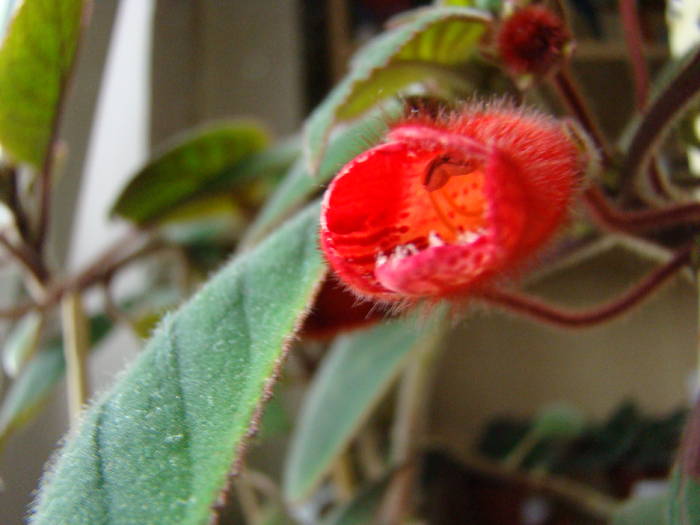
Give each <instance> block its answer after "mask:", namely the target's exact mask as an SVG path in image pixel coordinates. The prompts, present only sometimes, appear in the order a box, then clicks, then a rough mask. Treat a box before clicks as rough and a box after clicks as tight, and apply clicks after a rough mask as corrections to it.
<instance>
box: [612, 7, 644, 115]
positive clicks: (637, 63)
mask: <svg viewBox="0 0 700 525" xmlns="http://www.w3.org/2000/svg"><path fill="white" fill-rule="evenodd" d="M619 6H620V18H621V20H622V28H623V33H624V36H625V43H626V44H627V52H628V53H629V57H630V62H631V65H632V78H633V80H634V95H635V101H636V104H637V109H640V110H641V109H643V108H644V106H645V105H646V103H647V98H648V96H649V70H648V69H647V65H646V61H645V60H644V55H643V54H642V52H643V47H644V44H643V41H642V31H641V27H640V24H639V13H638V11H637V0H619Z"/></svg>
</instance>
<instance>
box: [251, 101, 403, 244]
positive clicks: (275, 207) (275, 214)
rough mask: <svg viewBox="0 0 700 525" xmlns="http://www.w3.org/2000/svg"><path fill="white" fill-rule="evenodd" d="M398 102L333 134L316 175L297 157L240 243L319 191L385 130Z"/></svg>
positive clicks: (257, 235) (258, 234)
mask: <svg viewBox="0 0 700 525" xmlns="http://www.w3.org/2000/svg"><path fill="white" fill-rule="evenodd" d="M399 109H400V108H399V104H390V105H388V106H387V107H386V108H385V109H384V111H383V112H382V116H381V117H380V116H379V115H376V114H370V115H368V116H367V117H365V118H363V119H362V120H359V121H358V122H356V123H354V124H353V125H351V126H349V127H348V128H347V129H344V130H342V132H340V133H338V135H337V136H336V137H334V138H333V139H332V140H331V142H330V144H329V146H328V152H327V154H326V156H325V157H324V159H323V163H322V164H321V167H320V169H319V173H318V175H317V176H316V177H311V175H310V174H309V171H308V170H307V169H306V163H305V162H304V161H303V160H302V159H299V160H298V161H297V162H296V163H295V164H294V165H293V166H292V167H291V169H290V171H289V172H288V173H287V175H286V177H285V178H284V179H283V180H282V182H281V183H280V184H279V186H278V187H277V189H276V190H275V192H274V193H273V194H272V196H271V197H270V198H269V199H268V200H267V202H266V203H265V206H264V207H263V209H262V210H261V211H260V213H259V214H258V216H257V217H256V219H255V222H254V223H253V224H252V225H251V226H250V228H249V229H248V231H247V232H246V235H245V238H244V240H243V245H244V246H250V245H252V244H254V243H255V242H257V241H258V240H260V239H261V238H262V237H263V236H264V235H265V234H267V233H268V232H269V231H270V230H271V229H272V228H273V227H274V226H276V225H277V224H279V223H280V222H281V221H282V220H284V219H285V218H286V217H288V216H289V215H290V214H291V213H292V212H293V211H294V210H296V209H297V208H299V207H300V206H302V205H303V204H304V202H306V200H307V199H308V198H309V197H310V196H311V195H313V194H314V193H315V192H317V191H319V190H320V189H321V188H322V187H323V184H324V183H326V182H328V181H329V180H330V179H332V178H333V176H334V175H335V174H336V173H337V172H338V170H340V168H342V167H343V165H344V164H345V163H347V162H348V161H350V160H351V159H352V158H353V157H355V156H357V155H359V154H360V153H362V152H363V151H364V150H365V149H367V148H368V147H369V146H371V145H373V144H374V143H376V142H378V141H379V139H380V138H381V137H382V135H384V133H385V132H386V130H387V124H386V118H392V117H394V116H396V115H397V114H398V113H399Z"/></svg>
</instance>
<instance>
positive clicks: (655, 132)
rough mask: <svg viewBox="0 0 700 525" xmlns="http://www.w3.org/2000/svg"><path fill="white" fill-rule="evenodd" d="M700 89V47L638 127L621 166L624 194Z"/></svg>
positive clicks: (655, 101) (629, 193) (627, 192)
mask: <svg viewBox="0 0 700 525" xmlns="http://www.w3.org/2000/svg"><path fill="white" fill-rule="evenodd" d="M699 92H700V49H698V50H696V51H695V52H694V54H693V55H692V56H691V57H690V58H689V59H688V60H686V62H685V63H684V65H683V67H682V68H681V70H680V72H679V73H678V74H677V75H676V76H675V77H674V79H673V80H672V81H671V82H670V83H669V84H668V85H667V86H666V87H665V88H664V89H663V91H662V92H661V93H660V94H659V95H658V96H657V97H656V98H655V100H654V102H653V103H652V105H651V107H650V108H649V109H648V110H647V112H646V114H645V117H644V119H643V120H642V121H641V124H640V125H639V126H638V127H637V129H636V131H635V133H634V136H633V137H632V140H631V142H630V145H629V147H628V148H627V153H626V155H625V159H624V162H623V164H622V167H621V181H620V182H621V190H622V192H623V195H626V196H629V195H631V194H632V193H633V190H634V184H635V180H636V178H637V177H638V176H639V174H640V173H641V172H642V171H643V170H644V168H645V167H646V166H647V165H648V163H649V159H650V157H651V155H652V154H653V152H654V150H655V148H656V146H657V145H658V144H659V143H660V141H661V139H662V138H663V137H664V135H665V134H666V133H667V132H668V130H669V129H670V123H671V122H673V120H675V119H676V118H677V117H678V116H679V115H680V114H681V113H682V112H683V110H684V109H685V108H686V106H687V105H688V104H690V103H691V102H692V101H693V100H694V99H695V98H696V97H697V95H698V93H699Z"/></svg>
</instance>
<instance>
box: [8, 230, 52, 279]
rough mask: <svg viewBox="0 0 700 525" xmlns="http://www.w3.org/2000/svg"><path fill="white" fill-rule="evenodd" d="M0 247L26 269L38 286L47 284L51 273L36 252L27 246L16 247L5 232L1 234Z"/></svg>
mask: <svg viewBox="0 0 700 525" xmlns="http://www.w3.org/2000/svg"><path fill="white" fill-rule="evenodd" d="M0 245H2V247H3V248H5V250H7V252H8V253H9V254H10V255H12V256H13V257H14V258H15V259H16V260H17V261H18V262H19V263H20V264H21V265H22V266H23V267H24V269H25V270H26V271H27V273H28V274H29V275H30V276H31V277H32V278H33V279H34V280H36V282H37V284H38V285H40V286H43V285H44V284H45V283H46V281H47V280H48V278H49V273H48V271H47V270H46V267H45V266H44V264H43V263H42V261H41V259H39V257H37V256H36V253H35V252H34V251H32V250H30V249H27V248H26V247H25V246H15V245H14V244H13V243H12V242H11V241H10V240H9V239H8V238H7V236H6V235H5V234H4V233H3V232H0Z"/></svg>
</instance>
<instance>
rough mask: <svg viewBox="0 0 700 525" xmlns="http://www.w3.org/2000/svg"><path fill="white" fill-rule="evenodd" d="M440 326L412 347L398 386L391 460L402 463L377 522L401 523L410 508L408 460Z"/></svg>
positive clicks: (414, 467)
mask: <svg viewBox="0 0 700 525" xmlns="http://www.w3.org/2000/svg"><path fill="white" fill-rule="evenodd" d="M442 329H443V328H442V324H441V326H440V327H439V328H437V329H436V334H435V335H434V337H431V338H430V340H429V341H426V342H424V344H422V345H421V346H420V347H419V348H417V349H416V352H415V353H414V355H413V356H412V361H411V363H410V364H409V366H408V368H407V369H406V371H405V372H404V374H403V378H402V381H401V384H400V386H399V394H398V403H397V408H396V415H395V417H394V426H393V428H392V436H391V463H392V464H393V465H401V466H402V467H401V468H399V469H397V470H396V472H395V473H394V475H393V477H392V479H391V482H390V484H389V487H388V488H387V491H386V494H385V497H384V500H383V502H382V507H381V509H380V516H379V523H380V524H381V525H396V524H398V523H402V521H403V519H404V518H406V517H407V516H408V515H410V513H411V511H412V510H413V505H412V501H413V498H412V493H413V490H414V489H415V484H416V481H417V478H418V473H419V470H420V465H419V464H418V463H417V462H416V461H412V460H413V459H414V458H415V457H417V453H418V451H419V450H420V448H421V447H422V445H423V443H422V440H423V439H424V438H425V434H426V426H427V409H428V403H429V399H430V389H431V386H432V378H433V372H434V368H435V364H436V362H437V358H438V355H439V353H440V348H441V345H440V344H439V340H440V339H439V338H440V335H441V333H442Z"/></svg>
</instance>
